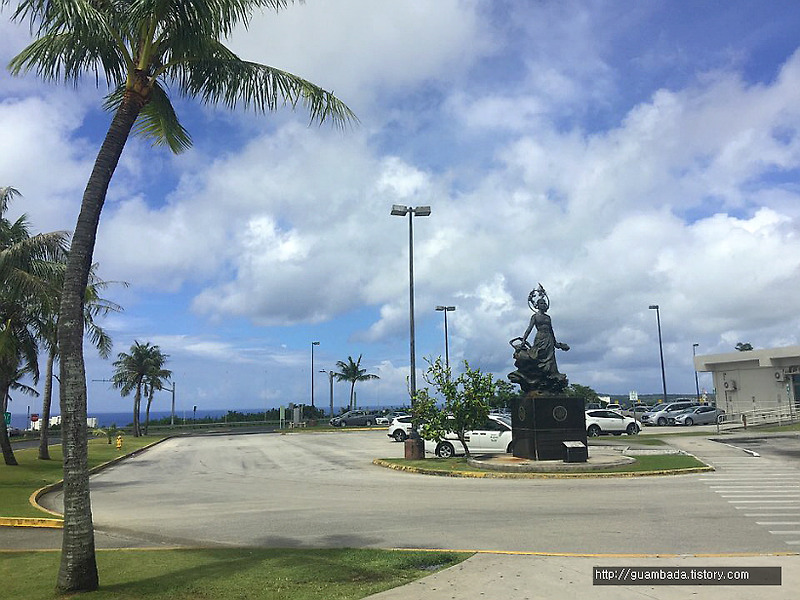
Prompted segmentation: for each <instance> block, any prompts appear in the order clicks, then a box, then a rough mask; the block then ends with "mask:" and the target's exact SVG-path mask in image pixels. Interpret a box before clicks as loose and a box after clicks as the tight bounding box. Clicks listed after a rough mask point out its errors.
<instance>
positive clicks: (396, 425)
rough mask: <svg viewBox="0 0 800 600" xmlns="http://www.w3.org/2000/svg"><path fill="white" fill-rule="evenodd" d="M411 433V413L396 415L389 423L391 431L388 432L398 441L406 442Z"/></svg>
mask: <svg viewBox="0 0 800 600" xmlns="http://www.w3.org/2000/svg"><path fill="white" fill-rule="evenodd" d="M410 434H411V415H405V416H403V417H395V418H394V419H392V422H391V423H390V424H389V432H388V433H387V434H386V435H388V436H389V437H390V438H392V439H393V440H394V441H396V442H404V441H405V440H406V438H407V437H408V436H409V435H410Z"/></svg>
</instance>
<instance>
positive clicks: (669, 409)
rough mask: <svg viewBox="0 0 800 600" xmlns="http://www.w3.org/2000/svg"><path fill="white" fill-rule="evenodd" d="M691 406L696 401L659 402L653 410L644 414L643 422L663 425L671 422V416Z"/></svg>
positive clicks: (673, 416) (644, 423)
mask: <svg viewBox="0 0 800 600" xmlns="http://www.w3.org/2000/svg"><path fill="white" fill-rule="evenodd" d="M691 406H695V403H694V402H690V401H687V402H668V403H664V404H658V405H657V406H655V407H654V408H653V410H651V411H650V412H646V413H644V414H643V415H642V424H643V425H661V426H662V427H663V426H664V425H668V424H669V420H670V418H675V415H677V414H678V413H679V412H681V411H683V410H686V409H687V408H689V407H691Z"/></svg>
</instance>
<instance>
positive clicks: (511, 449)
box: [506, 441, 514, 454]
mask: <svg viewBox="0 0 800 600" xmlns="http://www.w3.org/2000/svg"><path fill="white" fill-rule="evenodd" d="M513 452H514V442H513V441H511V442H509V443H508V448H506V454H512V453H513Z"/></svg>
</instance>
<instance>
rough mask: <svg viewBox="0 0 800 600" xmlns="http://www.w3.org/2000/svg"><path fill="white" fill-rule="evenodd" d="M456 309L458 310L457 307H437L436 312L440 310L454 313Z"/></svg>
mask: <svg viewBox="0 0 800 600" xmlns="http://www.w3.org/2000/svg"><path fill="white" fill-rule="evenodd" d="M455 309H456V307H455V306H437V307H436V310H439V311H442V310H446V311H448V312H452V311H454V310H455Z"/></svg>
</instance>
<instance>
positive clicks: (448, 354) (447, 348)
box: [436, 306, 456, 378]
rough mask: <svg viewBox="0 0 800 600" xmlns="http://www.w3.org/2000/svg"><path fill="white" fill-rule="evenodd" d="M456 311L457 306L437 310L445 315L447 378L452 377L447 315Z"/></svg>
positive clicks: (442, 307)
mask: <svg viewBox="0 0 800 600" xmlns="http://www.w3.org/2000/svg"><path fill="white" fill-rule="evenodd" d="M455 309H456V307H455V306H437V307H436V310H438V311H441V312H443V313H444V364H445V366H446V367H447V377H448V378H449V377H450V343H449V342H448V339H447V313H448V312H452V311H454V310H455Z"/></svg>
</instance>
